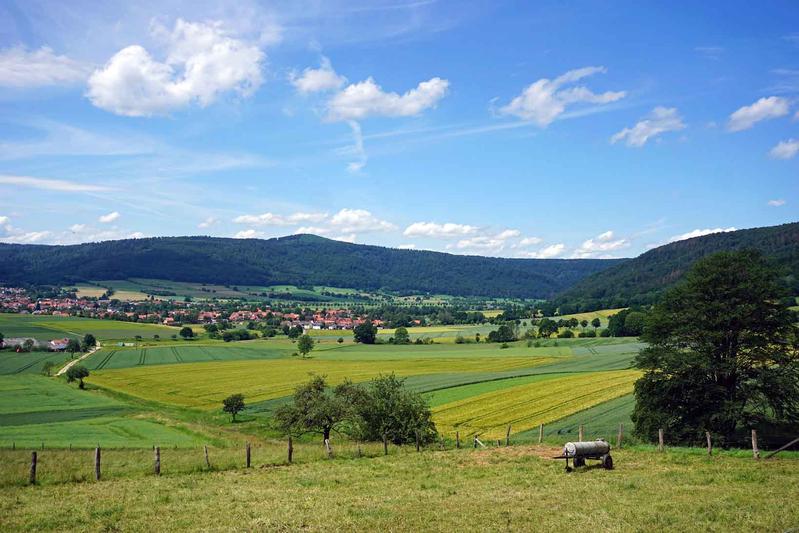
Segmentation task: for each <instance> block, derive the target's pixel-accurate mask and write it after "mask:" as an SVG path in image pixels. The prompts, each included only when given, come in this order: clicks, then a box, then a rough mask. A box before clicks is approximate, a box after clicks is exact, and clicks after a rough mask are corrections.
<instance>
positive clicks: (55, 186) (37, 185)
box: [0, 176, 110, 192]
mask: <svg viewBox="0 0 799 533" xmlns="http://www.w3.org/2000/svg"><path fill="white" fill-rule="evenodd" d="M0 185H17V186H20V187H31V188H34V189H42V190H46V191H60V192H99V191H107V190H110V189H109V188H108V187H102V186H100V185H89V184H86V183H76V182H74V181H66V180H51V179H43V178H32V177H30V176H0Z"/></svg>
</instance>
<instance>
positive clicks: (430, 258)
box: [0, 235, 621, 298]
mask: <svg viewBox="0 0 799 533" xmlns="http://www.w3.org/2000/svg"><path fill="white" fill-rule="evenodd" d="M620 262H621V260H601V259H504V258H495V257H479V256H462V255H452V254H445V253H440V252H430V251H421V250H397V249H392V248H384V247H380V246H367V245H360V244H350V243H345V242H340V241H334V240H330V239H325V238H322V237H317V236H315V235H292V236H289V237H281V238H276V239H266V240H262V239H224V238H215V237H158V238H149V239H129V240H120V241H106V242H100V243H87V244H77V245H70V246H45V245H19V244H0V282H4V283H8V284H71V283H77V282H81V281H88V280H98V279H103V280H111V279H129V278H157V279H166V280H171V281H186V282H197V283H214V284H224V285H230V284H237V285H256V286H265V285H284V284H286V285H299V286H303V285H326V286H332V287H351V288H356V289H362V290H377V289H384V290H390V291H398V292H430V293H440V294H451V295H460V296H489V297H516V298H551V297H552V296H554V295H555V294H557V293H558V292H561V291H563V290H565V289H567V288H569V287H571V286H572V285H574V284H575V283H576V282H578V281H579V280H581V279H583V278H585V277H586V276H589V275H591V274H594V273H596V272H599V271H601V270H603V269H605V268H608V267H610V266H613V265H615V264H618V263H620Z"/></svg>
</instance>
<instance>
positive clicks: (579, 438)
mask: <svg viewBox="0 0 799 533" xmlns="http://www.w3.org/2000/svg"><path fill="white" fill-rule="evenodd" d="M577 440H578V441H580V442H583V425H582V424H580V428H579V429H578V430H577Z"/></svg>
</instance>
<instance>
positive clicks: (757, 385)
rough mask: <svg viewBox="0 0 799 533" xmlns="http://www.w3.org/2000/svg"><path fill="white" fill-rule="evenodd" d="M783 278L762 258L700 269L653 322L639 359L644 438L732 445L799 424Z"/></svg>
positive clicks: (702, 264) (798, 387)
mask: <svg viewBox="0 0 799 533" xmlns="http://www.w3.org/2000/svg"><path fill="white" fill-rule="evenodd" d="M782 295H783V289H782V287H781V286H780V283H779V275H778V273H777V271H776V270H774V269H773V268H772V267H771V266H770V265H769V264H768V263H766V262H765V261H764V259H763V258H762V257H761V256H760V254H759V253H758V252H752V251H740V252H721V253H717V254H715V255H711V256H708V257H706V258H704V259H702V260H700V261H698V262H697V263H696V264H695V265H694V267H693V268H692V269H691V270H690V271H689V272H688V274H687V275H686V277H685V279H684V281H683V282H681V283H680V284H678V285H677V286H676V287H674V288H673V289H671V290H669V291H668V292H667V293H665V294H664V296H663V299H662V301H661V302H660V303H659V304H657V305H656V306H655V308H654V311H653V312H652V315H651V317H649V319H648V321H647V324H646V328H645V330H644V334H643V336H642V339H643V340H644V341H646V342H647V343H648V344H649V346H648V347H647V348H645V349H643V350H641V352H640V353H639V354H638V356H637V358H636V360H635V363H636V366H637V367H638V368H640V369H642V370H643V371H644V375H643V377H642V378H641V379H640V380H638V382H636V384H635V397H636V405H635V408H634V411H633V415H632V418H633V421H634V422H635V431H636V433H637V434H638V435H639V436H641V437H643V438H647V439H653V438H654V435H655V434H656V433H657V430H658V428H664V429H665V430H666V435H668V436H669V438H670V440H673V441H676V442H697V441H700V440H701V437H702V435H703V434H704V431H710V432H712V433H714V434H717V435H721V436H722V438H723V442H722V444H725V443H729V442H730V441H731V439H732V438H733V436H734V435H735V433H736V431H737V430H738V429H739V428H740V429H745V428H749V427H753V426H754V425H757V424H759V423H764V422H769V421H771V422H776V423H778V424H779V423H782V424H793V427H794V428H795V427H796V423H797V422H799V351H798V350H797V328H796V326H795V325H794V324H793V323H792V318H791V314H790V313H789V311H788V309H787V308H786V307H785V306H784V305H781V304H780V297H781V296H782Z"/></svg>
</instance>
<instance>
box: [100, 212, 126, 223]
mask: <svg viewBox="0 0 799 533" xmlns="http://www.w3.org/2000/svg"><path fill="white" fill-rule="evenodd" d="M119 217H120V215H119V213H118V212H116V211H113V212H111V213H108V214H107V215H103V216H101V217H100V218H98V219H97V221H98V222H101V223H103V224H109V223H111V222H113V221H115V220H117V219H119Z"/></svg>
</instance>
